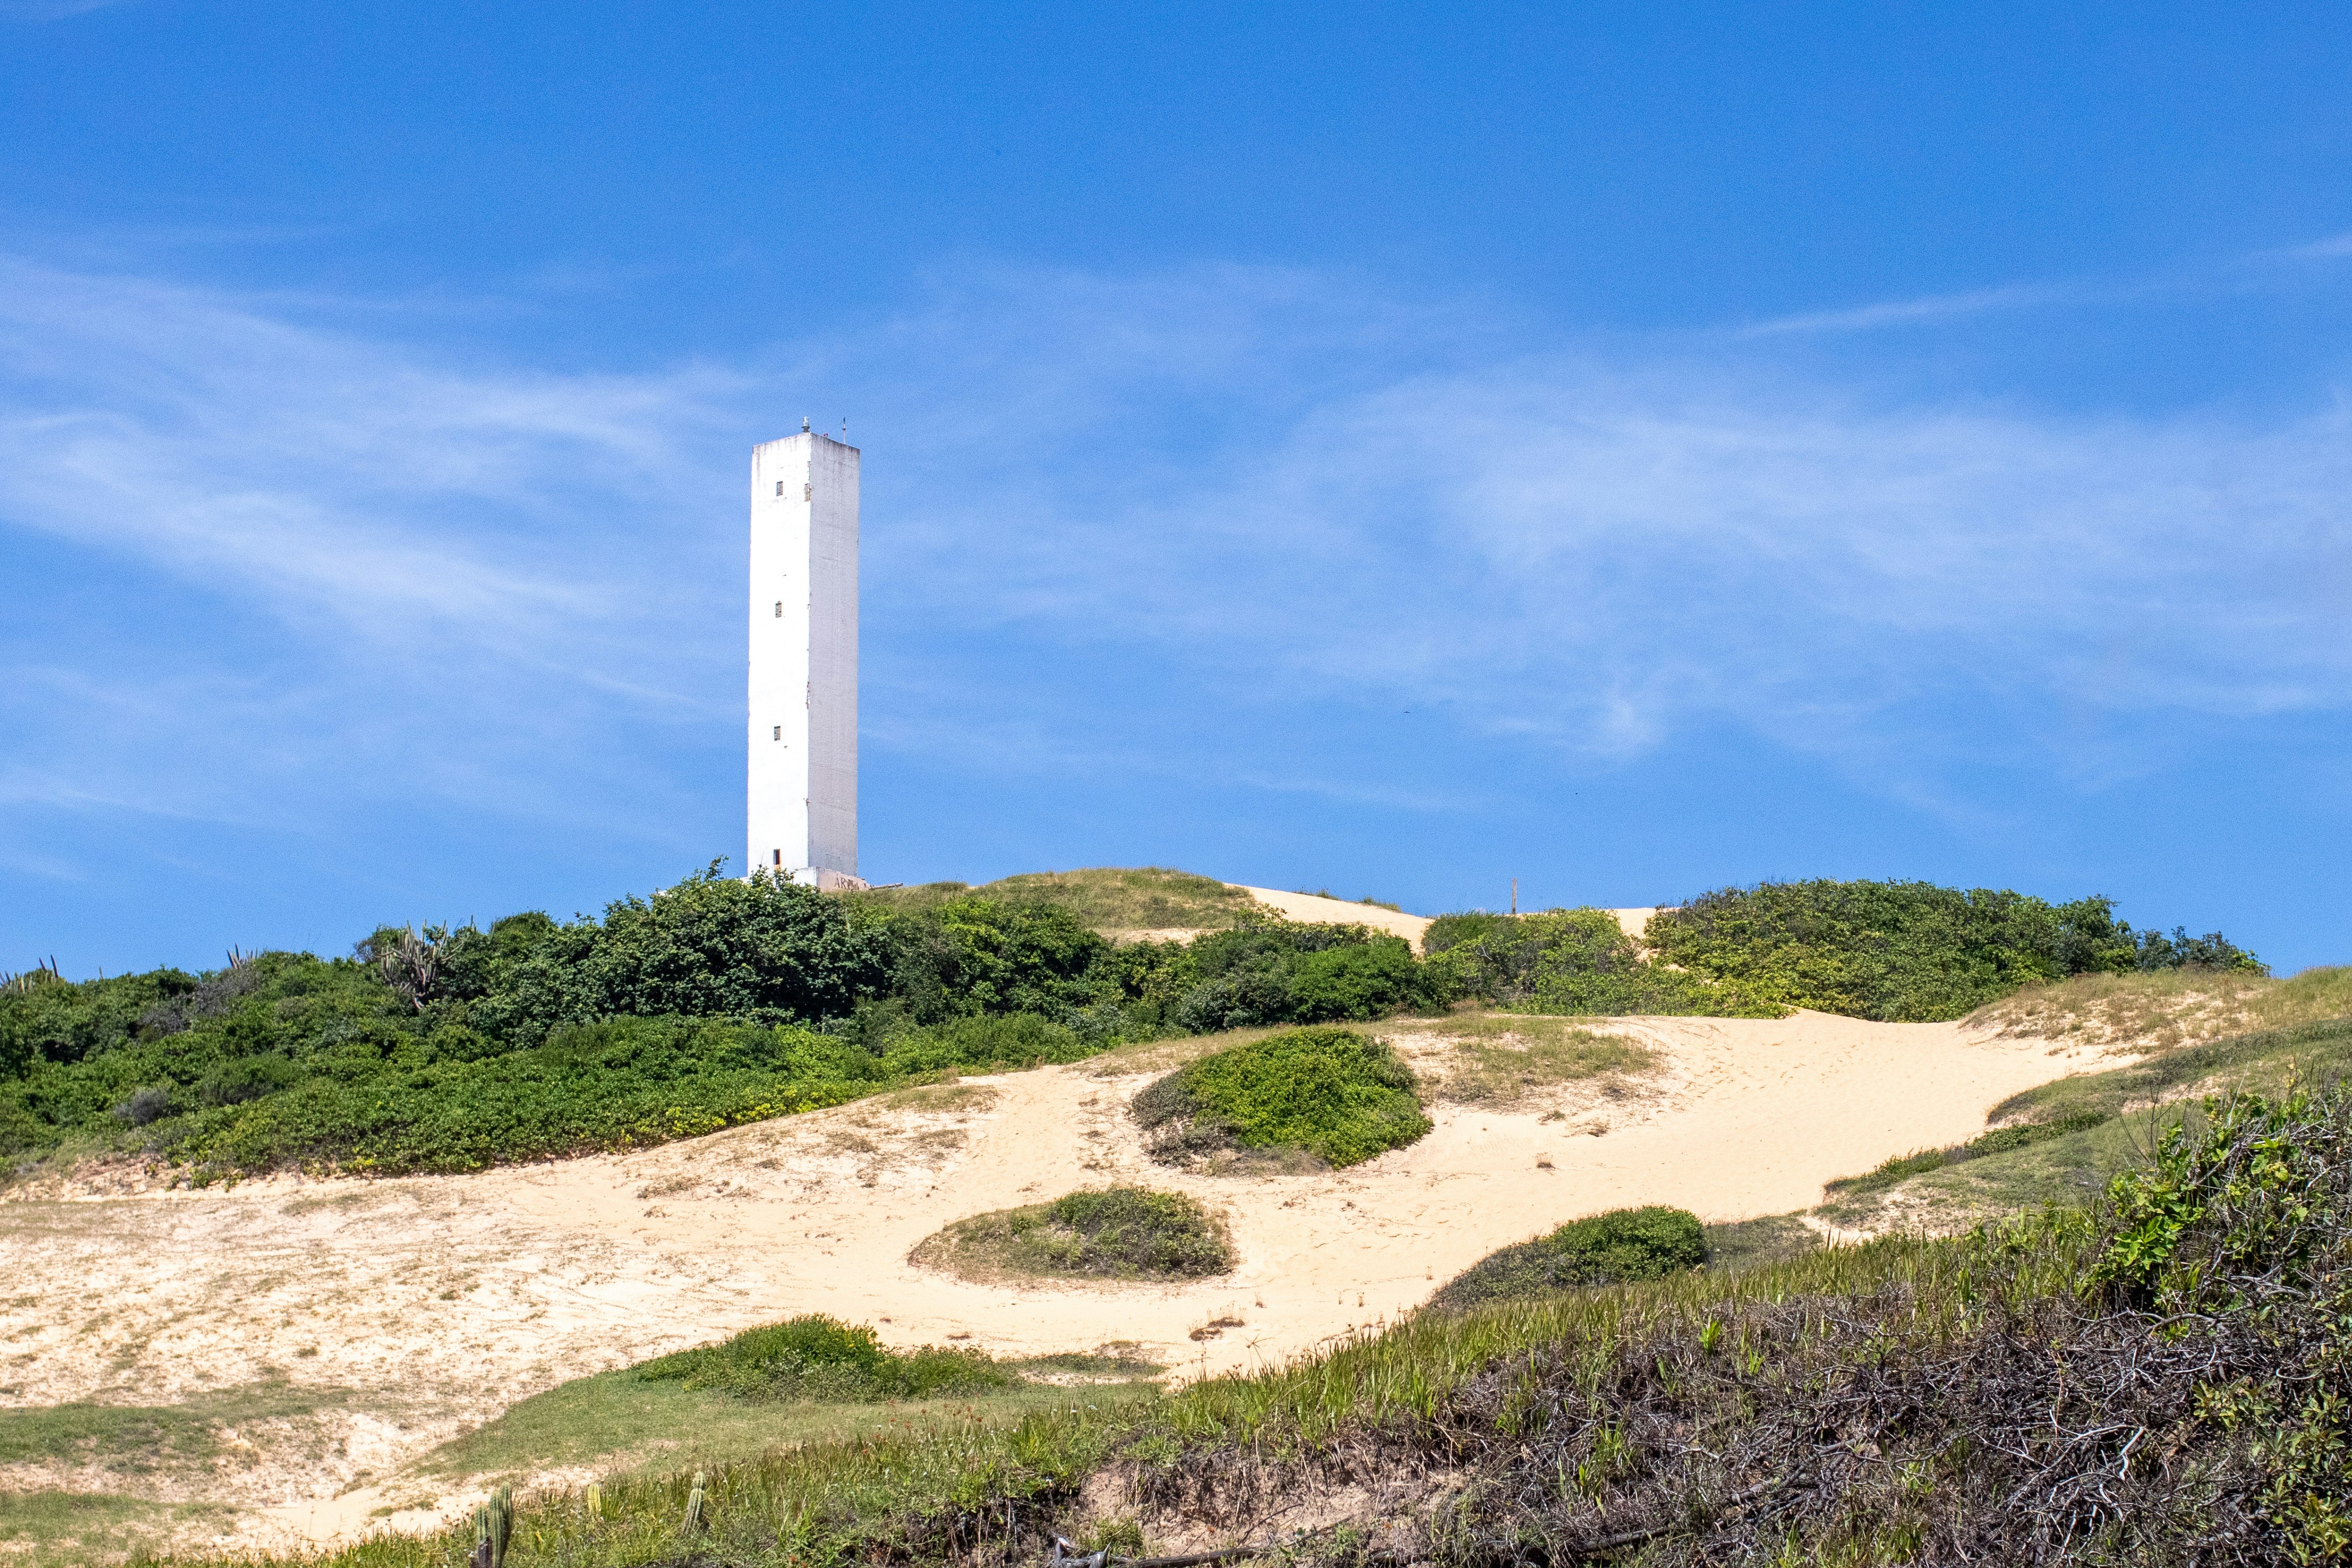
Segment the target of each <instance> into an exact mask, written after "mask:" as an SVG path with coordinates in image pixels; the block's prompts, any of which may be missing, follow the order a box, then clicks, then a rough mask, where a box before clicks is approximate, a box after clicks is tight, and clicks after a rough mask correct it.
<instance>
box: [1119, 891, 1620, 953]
mask: <svg viewBox="0 0 2352 1568" xmlns="http://www.w3.org/2000/svg"><path fill="white" fill-rule="evenodd" d="M1225 885H1226V886H1227V887H1229V888H1240V889H1242V891H1244V892H1245V893H1248V894H1249V895H1250V896H1251V897H1253V898H1255V899H1256V900H1257V901H1258V902H1259V903H1261V904H1264V905H1265V906H1266V907H1268V908H1269V909H1274V910H1280V911H1281V912H1282V914H1283V916H1284V917H1285V918H1286V919H1288V920H1294V921H1307V922H1308V923H1311V924H1317V925H1367V926H1370V927H1371V928H1372V929H1373V930H1374V931H1386V932H1388V933H1389V934H1390V935H1391V936H1401V937H1402V938H1404V939H1405V941H1407V942H1411V943H1412V945H1413V949H1414V951H1416V952H1418V951H1420V948H1421V939H1422V938H1423V936H1425V935H1426V934H1428V931H1429V927H1430V924H1431V921H1433V919H1434V918H1435V917H1433V916H1431V915H1408V914H1404V913H1402V912H1400V911H1399V910H1391V909H1383V908H1382V907H1381V906H1380V905H1378V904H1353V903H1349V901H1348V900H1345V899H1327V898H1324V897H1322V896H1321V895H1319V894H1316V893H1286V892H1283V891H1282V890H1281V889H1277V888H1252V887H1248V886H1246V885H1244V884H1243V883H1240V882H1228V883H1226V884H1225ZM1609 912H1610V913H1611V914H1612V915H1615V916H1616V917H1617V924H1618V926H1619V928H1620V929H1622V931H1624V933H1625V934H1626V935H1627V936H1630V937H1632V938H1633V940H1634V941H1636V942H1639V941H1640V940H1641V939H1642V930H1643V927H1644V926H1646V925H1648V924H1649V921H1650V917H1651V916H1652V915H1654V914H1656V913H1657V912H1658V911H1657V910H1656V909H1655V908H1654V907H1653V908H1650V909H1642V910H1610V911H1609ZM1155 934H1156V933H1155ZM1171 934H1173V933H1171ZM1184 934H1187V935H1189V934H1191V933H1189V932H1187V933H1184Z"/></svg>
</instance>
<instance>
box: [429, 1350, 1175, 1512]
mask: <svg viewBox="0 0 2352 1568" xmlns="http://www.w3.org/2000/svg"><path fill="white" fill-rule="evenodd" d="M1044 1360H1045V1361H1053V1362H1056V1363H1057V1364H1051V1365H1048V1364H1044V1362H1041V1363H1039V1364H1037V1365H1036V1366H1035V1367H1034V1370H1035V1371H1036V1372H1038V1373H1045V1374H1052V1373H1057V1372H1067V1373H1088V1372H1098V1373H1101V1374H1102V1375H1103V1376H1104V1377H1105V1379H1106V1382H1107V1383H1108V1384H1111V1386H1107V1387H1105V1388H1103V1389H1101V1390H1100V1391H1099V1394H1102V1395H1111V1396H1116V1395H1123V1394H1131V1393H1135V1392H1147V1391H1148V1389H1149V1384H1148V1381H1147V1380H1149V1379H1150V1378H1151V1377H1152V1376H1154V1375H1156V1373H1158V1370H1159V1369H1158V1368H1156V1367H1152V1366H1150V1365H1148V1364H1141V1363H1130V1362H1122V1361H1118V1360H1115V1359H1105V1358H1099V1357H1082V1356H1071V1357H1067V1358H1044ZM1060 1360H1066V1361H1067V1362H1068V1363H1070V1365H1069V1366H1068V1367H1064V1366H1061V1365H1059V1364H1058V1361H1060ZM1022 1370H1023V1371H1024V1372H1025V1371H1030V1370H1032V1368H1031V1365H1030V1363H1022ZM1096 1396H1097V1391H1092V1390H1089V1391H1087V1397H1096ZM1070 1399H1071V1390H1070V1389H1068V1388H1066V1387H1060V1386H1055V1385H1054V1384H1049V1383H1044V1382H1027V1381H1024V1382H1019V1383H1014V1384H1009V1385H1007V1386H1005V1387H1002V1388H988V1389H981V1390H978V1391H975V1392H970V1393H965V1394H956V1395H943V1396H940V1397H937V1398H931V1399H910V1400H893V1401H889V1402H887V1403H884V1404H878V1405H877V1404H876V1403H874V1402H873V1401H870V1400H854V1401H851V1402H849V1403H846V1404H842V1403H833V1402H826V1401H820V1400H807V1401H800V1402H795V1403H790V1404H772V1403H767V1404H747V1403H746V1402H744V1401H742V1400H740V1399H737V1398H735V1397H733V1396H732V1395H730V1394H727V1393H725V1392H724V1391H723V1390H719V1389H709V1388H688V1387H687V1386H685V1384H681V1383H676V1382H668V1381H658V1382H657V1381H652V1380H648V1379H646V1378H641V1377H639V1376H637V1375H636V1373H635V1370H634V1369H631V1368H622V1369H620V1370H618V1371H614V1372H607V1373H597V1374H595V1375H594V1376H592V1377H583V1378H575V1379H573V1380H572V1382H570V1383H566V1384H559V1385H557V1386H556V1387H554V1388H551V1389H549V1390H548V1391H547V1392H546V1393H544V1394H536V1395H534V1396H532V1397H531V1398H530V1399H526V1400H523V1401H522V1402H520V1404H518V1405H514V1406H512V1407H511V1408H509V1409H508V1410H507V1411H506V1412H505V1413H504V1414H502V1415H499V1416H498V1417H497V1418H496V1419H495V1420H492V1421H490V1422H488V1423H486V1424H485V1425H483V1426H479V1427H478V1428H476V1429H475V1430H474V1431H471V1432H468V1433H467V1434H465V1435H464V1436H460V1437H457V1438H454V1439H452V1440H451V1441H450V1442H447V1443H445V1444H443V1445H442V1446H441V1447H438V1448H436V1449H434V1450H433V1451H432V1452H431V1453H429V1454H427V1455H426V1456H425V1458H422V1459H420V1460H418V1461H417V1462H416V1463H415V1465H413V1466H411V1467H410V1470H409V1473H410V1474H413V1475H415V1476H416V1477H418V1478H419V1479H420V1490H425V1491H437V1490H441V1489H443V1487H442V1486H440V1485H438V1484H436V1485H434V1486H432V1487H424V1486H423V1485H422V1482H423V1481H424V1479H427V1478H434V1479H436V1481H446V1480H450V1479H460V1480H467V1481H470V1482H472V1483H473V1484H475V1485H488V1484H489V1483H490V1482H491V1481H494V1480H498V1479H521V1478H527V1477H529V1476H531V1475H535V1474H539V1473H541V1472H544V1471H548V1470H554V1469H581V1468H585V1469H590V1470H593V1471H596V1472H599V1473H604V1474H628V1473H633V1472H636V1471H639V1470H643V1469H645V1468H647V1467H649V1466H650V1467H655V1468H657V1469H658V1470H659V1471H660V1473H662V1474H664V1475H667V1473H668V1472H669V1471H670V1470H671V1469H673V1468H677V1467H680V1466H691V1465H694V1464H718V1465H734V1464H741V1463H746V1462H749V1461H751V1460H755V1459H757V1458H760V1457H761V1455H763V1454H766V1453H768V1452H770V1451H771V1450H772V1449H774V1448H777V1447H782V1446H786V1445H799V1444H811V1443H814V1444H824V1443H844V1442H851V1443H854V1442H858V1441H862V1440H865V1439H866V1438H869V1437H872V1436H876V1435H877V1434H892V1433H896V1434H899V1435H901V1436H904V1435H907V1434H910V1433H915V1432H920V1431H924V1430H928V1429H929V1428H931V1427H936V1426H961V1425H968V1424H970V1423H971V1422H972V1421H975V1420H988V1421H993V1422H1012V1421H1018V1420H1020V1419H1021V1418H1022V1417H1024V1416H1025V1415H1029V1414H1030V1413H1031V1412H1033V1411H1036V1410H1040V1409H1045V1408H1048V1407H1053V1406H1057V1405H1068V1404H1069V1403H1070ZM396 1492H397V1486H396V1484H395V1493H396Z"/></svg>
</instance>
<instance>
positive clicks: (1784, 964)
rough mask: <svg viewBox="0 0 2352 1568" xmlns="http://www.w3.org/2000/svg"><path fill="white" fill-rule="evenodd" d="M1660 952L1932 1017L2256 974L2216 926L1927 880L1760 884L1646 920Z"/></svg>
mask: <svg viewBox="0 0 2352 1568" xmlns="http://www.w3.org/2000/svg"><path fill="white" fill-rule="evenodd" d="M1646 937H1647V940H1648V942H1649V944H1650V946H1651V949H1652V950H1653V952H1654V954H1655V956H1656V957H1657V959H1658V960H1659V961H1660V962H1662V963H1671V964H1675V965H1679V966H1680V967H1682V968H1683V969H1685V970H1687V971H1688V972H1690V973H1692V974H1694V975H1697V976H1702V977H1705V978H1706V979H1707V980H1709V981H1713V982H1717V983H1719V984H1727V985H1729V986H1732V987H1734V988H1736V989H1737V990H1738V991H1739V992H1740V993H1741V994H1745V995H1748V996H1751V997H1754V998H1756V999H1758V1000H1760V1001H1766V1002H1772V1003H1778V1004H1782V1005H1788V1006H1793V1007H1815V1008H1819V1009H1821V1010H1822V1011H1823V1012H1829V1013H1843V1014H1845V1015H1846V1016H1850V1017H1857V1018H1876V1019H1882V1020H1887V1021H1894V1022H1911V1023H1917V1022H1932V1021H1937V1020H1942V1019H1949V1018H1958V1017H1963V1016H1966V1015H1967V1014H1969V1012H1970V1011H1972V1010H1974V1009H1975V1008H1977V1007H1979V1006H1980V1005H1983V1004H1985V1003H1987V1002H1990V1001H1992V1000H1994V999H1996V998H1998V997H2000V996H2005V995H2007V994H2009V993H2011V992H2012V991H2015V990H2017V989H2018V988H2019V987H2020V986H2022V985H2025V984H2030V983H2032V982H2034V981H2046V980H2057V979H2062V978H2063V977H2065V976H2066V975H2069V974H2079V973H2093V972H2102V971H2105V972H2117V973H2119V972H2122V971H2126V970H2131V969H2136V968H2141V967H2149V968H2158V967H2167V966H2171V965H2175V964H2178V963H2190V962H2194V963H2209V962H2210V963H2215V964H2219V965H2221V966H2224V967H2229V968H2233V969H2238V970H2242V971H2246V972H2249V973H2268V971H2266V970H2264V969H2263V967H2262V964H2261V962H2260V961H2259V960H2257V959H2256V958H2255V957H2254V955H2253V954H2252V953H2250V952H2243V951H2242V950H2241V949H2239V948H2238V947H2236V946H2235V945H2234V944H2232V943H2231V942H2228V941H2227V939H2225V938H2223V937H2222V936H2221V934H2220V933H2219V932H2215V933H2213V934H2211V935H2210V936H2206V937H2200V938H2189V937H2188V936H2187V935H2186V933H2185V932H2184V933H2179V934H2178V935H2177V936H2176V937H2170V938H2168V937H2164V936H2161V935H2160V934H2159V933H2155V932H2143V933H2135V932H2134V931H2132V929H2131V927H2129V926H2128V925H2126V924H2124V923H2122V922H2121V921H2117V920H2116V919H2115V914H2114V906H2113V904H2112V902H2111V901H2110V900H2106V899H2104V898H2091V899H2082V900H2076V901H2075V902H2074V903H2071V904H2058V905H2053V904H2050V903H2047V902H2045V901H2044V900H2041V899H2037V898H2032V897H2030V896H2028V895H2026V894H2022V893H2015V892H2007V891H2001V892H1995V891H1992V890H1990V889H1982V888H1979V889H1973V890H1971V891H1966V892H1963V891H1961V890H1960V889H1955V888H1939V887H1937V886H1935V885H1934V884H1932V883H1928V882H1833V881H1811V882H1767V883H1763V884H1760V885H1759V886H1757V887H1754V888H1726V889H1721V890H1719V891H1717V892H1712V893H1708V894H1706V895H1704V896H1703V897H1700V898H1697V899H1694V900H1691V901H1690V902H1688V903H1686V904H1685V905H1683V906H1682V907H1681V908H1679V909H1673V910H1660V911H1659V912H1658V913H1657V914H1656V915H1654V916H1653V917H1651V920H1650V924H1649V928H1648V931H1647V932H1646Z"/></svg>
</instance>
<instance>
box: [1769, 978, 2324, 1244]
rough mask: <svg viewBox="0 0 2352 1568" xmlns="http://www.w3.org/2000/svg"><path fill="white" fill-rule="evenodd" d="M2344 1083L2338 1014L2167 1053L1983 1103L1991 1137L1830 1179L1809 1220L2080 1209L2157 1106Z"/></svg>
mask: <svg viewBox="0 0 2352 1568" xmlns="http://www.w3.org/2000/svg"><path fill="white" fill-rule="evenodd" d="M2328 973H2343V972H2342V971H2331V972H2328ZM2297 978H2298V979H2300V978H2302V977H2301V976H2298V977H2297ZM2286 984H2293V982H2288V983H2286ZM2347 1077H2352V1019H2347V1018H2336V1019H2330V1020H2328V1021H2326V1022H2322V1023H2317V1024H2305V1025H2303V1026H2299V1027H2295V1028H2288V1029H2270V1030H2263V1031H2259V1032H2256V1033H2253V1034H2247V1035H2239V1036H2233V1037H2230V1038H2227V1039H2221V1040H2212V1041H2208V1042H2206V1043H2204V1044H2201V1045H2186V1046H2179V1047H2175V1048H2173V1049H2171V1050H2169V1051H2165V1052H2162V1053H2160V1054H2158V1055H2155V1056H2151V1057H2148V1058H2145V1059H2143V1060H2140V1061H2137V1062H2134V1063H2132V1064H2131V1065H2129V1066H2126V1067H2120V1068H2109V1069H2108V1070H2107V1071H2105V1072H2098V1073H2084V1074H2082V1075H2080V1076H2078V1077H2074V1078H2064V1079H2058V1080H2057V1081H2056V1082H2054V1083H2048V1084H2044V1085H2042V1087H2041V1088H2039V1089H2028V1090H2026V1091H2025V1092H2024V1093H2022V1094H2017V1095H2012V1096H2011V1097H2010V1098H2009V1099H2008V1100H2003V1101H2002V1102H2001V1103H2000V1104H1999V1105H1997V1106H1995V1107H1993V1109H1992V1112H1991V1114H1990V1117H1989V1118H1988V1120H1990V1121H1994V1122H1997V1123H2000V1125H1999V1126H1997V1127H1995V1128H1994V1129H1993V1130H1992V1131H1989V1132H1987V1133H1984V1134H1981V1135H1980V1136H1979V1137H1977V1138H1976V1139H1973V1140H1971V1141H1970V1142H1969V1143H1966V1144H1961V1145H1958V1146H1955V1147H1953V1148H1950V1149H1926V1150H1920V1151H1918V1152H1915V1153H1911V1154H1907V1155H1903V1156H1900V1157H1897V1158H1895V1159H1892V1160H1889V1161H1887V1162H1886V1163H1885V1164H1884V1165H1881V1166H1880V1167H1879V1168H1878V1169H1877V1170H1875V1171H1873V1172H1868V1173H1864V1174H1862V1175H1858V1176H1851V1177H1847V1178H1844V1179H1843V1180H1841V1181H1837V1182H1832V1183H1831V1184H1829V1187H1828V1189H1827V1191H1826V1193H1825V1194H1824V1198H1825V1201H1824V1203H1823V1204H1822V1207H1821V1208H1820V1209H1818V1210H1817V1211H1815V1212H1816V1214H1817V1215H1818V1217H1819V1218H1821V1219H1822V1220H1823V1221H1826V1222H1827V1223H1829V1224H1831V1225H1833V1226H1838V1227H1840V1228H1841V1229H1844V1230H1849V1231H1854V1230H1885V1229H1890V1228H1900V1229H1912V1230H1918V1229H1926V1230H1931V1231H1951V1230H1956V1229H1959V1228H1963V1227H1965V1226H1969V1225H1973V1224H1976V1223H1979V1222H1980V1221H1982V1220H1985V1219H1989V1218H1992V1217H1995V1216H1998V1215H2007V1214H2015V1213H2017V1212H2019V1211H2020V1210H2023V1209H2030V1208H2032V1207H2035V1206H2037V1205H2042V1204H2053V1203H2054V1204H2074V1203H2081V1202H2083V1201H2084V1199H2085V1198H2086V1197H2088V1196H2089V1195H2090V1194H2095V1193H2096V1192H2098V1191H2099V1190H2100V1189H2101V1188H2102V1187H2104V1186H2105V1184H2107V1182H2108V1181H2109V1180H2111V1179H2112V1178H2113V1177H2114V1176H2115V1175H2116V1173H2118V1172H2120V1171H2125V1170H2128V1169H2130V1168H2131V1167H2132V1166H2133V1165H2134V1164H2135V1163H2137V1162H2138V1161H2140V1160H2141V1159H2143V1158H2144V1157H2145V1156H2146V1155H2147V1151H2148V1150H2149V1148H2151V1147H2152V1146H2153V1144H2154V1142H2155V1140H2156V1137H2157V1131H2158V1127H2159V1126H2160V1125H2161V1124H2162V1123H2163V1121H2165V1120H2166V1118H2167V1116H2168V1115H2170V1114H2173V1113H2172V1112H2170V1111H2168V1110H2167V1109H2166V1108H2167V1107H2169V1106H2172V1105H2175V1104H2177V1103H2178V1102H2179V1101H2182V1100H2193V1099H2197V1098H2201V1097H2203V1096H2205V1095H2208V1094H2216V1093H2229V1092H2233V1091H2237V1090H2246V1091H2250V1092H2253V1093H2259V1094H2278V1093H2283V1092H2285V1091H2286V1090H2288V1089H2291V1088H2293V1087H2294V1086H2295V1085H2298V1084H2308V1083H2326V1082H2332V1081H2335V1080H2336V1079H2343V1078H2347Z"/></svg>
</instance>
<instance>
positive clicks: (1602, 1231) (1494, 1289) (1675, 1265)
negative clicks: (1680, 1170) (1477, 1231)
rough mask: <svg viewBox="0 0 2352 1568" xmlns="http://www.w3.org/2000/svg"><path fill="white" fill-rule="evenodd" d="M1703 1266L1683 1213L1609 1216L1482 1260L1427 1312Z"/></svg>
mask: <svg viewBox="0 0 2352 1568" xmlns="http://www.w3.org/2000/svg"><path fill="white" fill-rule="evenodd" d="M1705 1262H1706V1232H1705V1230H1704V1229H1703V1228H1702V1227H1701V1226H1700V1225H1699V1223H1698V1216H1697V1215H1694V1214H1691V1213H1690V1212H1689V1211H1687V1210H1685V1209H1676V1208H1663V1207H1657V1206H1651V1207H1647V1208H1633V1209H1612V1210H1610V1211H1609V1212H1608V1213H1606V1214H1598V1215H1592V1216H1591V1218H1589V1219H1579V1220H1570V1222H1569V1223H1568V1224H1566V1225H1564V1226H1560V1227H1559V1229H1558V1230H1555V1231H1553V1232H1552V1233H1551V1234H1550V1235H1549V1236H1543V1237H1537V1238H1536V1239H1535V1240H1533V1241H1523V1242H1520V1243H1519V1244H1518V1245H1517V1246H1516V1247H1504V1248H1503V1249H1502V1250H1500V1251H1498V1252H1494V1253H1490V1254H1488V1255H1487V1256H1486V1257H1485V1258H1481V1259H1479V1260H1478V1261H1477V1262H1476V1263H1475V1264H1473V1265H1471V1266H1470V1267H1469V1268H1465V1269H1464V1270H1463V1271H1462V1272H1461V1273H1460V1274H1457V1275H1455V1276H1454V1278H1453V1279H1451V1280H1449V1281H1447V1282H1446V1284H1445V1286H1444V1289H1440V1290H1439V1291H1438V1292H1437V1294H1436V1295H1435V1296H1433V1297H1432V1298H1431V1305H1433V1306H1436V1307H1472V1306H1476V1305H1478V1304H1480V1303H1482V1302H1486V1301H1502V1300H1514V1299H1523V1298H1526V1297H1529V1296H1540V1295H1544V1294H1547V1293H1548V1292H1550V1291H1554V1290H1565V1289H1573V1288H1575V1287H1578V1286H1587V1285H1613V1284H1622V1283H1624V1282H1627V1281H1630V1280H1635V1279H1662V1278H1664V1276H1666V1275H1668V1274H1675V1273H1679V1272H1680V1271H1682V1270H1683V1269H1685V1268H1698V1267H1699V1266H1700V1265H1701V1264H1703V1263H1705Z"/></svg>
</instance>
